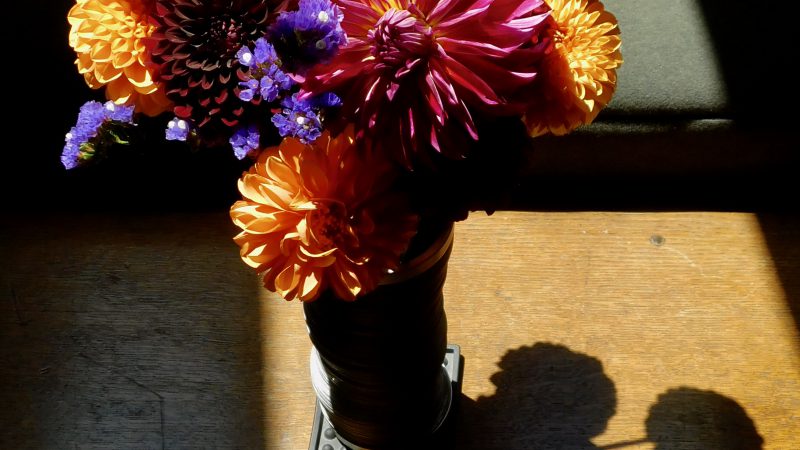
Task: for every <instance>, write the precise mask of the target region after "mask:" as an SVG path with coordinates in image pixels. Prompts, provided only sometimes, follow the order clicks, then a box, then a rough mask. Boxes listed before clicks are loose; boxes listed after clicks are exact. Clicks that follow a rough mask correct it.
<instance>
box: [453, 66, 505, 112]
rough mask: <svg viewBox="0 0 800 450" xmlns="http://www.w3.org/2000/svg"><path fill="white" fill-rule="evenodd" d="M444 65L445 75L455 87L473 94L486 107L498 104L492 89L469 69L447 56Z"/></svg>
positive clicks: (498, 100)
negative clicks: (457, 86)
mask: <svg viewBox="0 0 800 450" xmlns="http://www.w3.org/2000/svg"><path fill="white" fill-rule="evenodd" d="M444 63H445V64H444V69H445V70H446V71H447V75H448V76H449V77H450V78H451V79H452V80H453V81H454V82H455V83H456V84H457V85H459V86H461V87H462V88H465V89H466V90H467V91H469V92H471V93H473V94H475V95H476V96H477V97H478V99H480V100H481V101H482V102H483V103H485V104H487V105H496V104H498V103H499V102H500V99H499V98H498V97H497V95H496V94H495V92H494V91H493V90H492V88H491V87H490V86H489V85H488V84H486V82H485V81H483V80H482V79H481V78H480V77H478V76H477V75H475V74H474V73H473V72H472V71H471V70H470V69H469V68H467V67H466V66H464V65H463V64H461V63H460V62H458V61H457V60H455V59H454V58H451V57H449V56H445V58H444Z"/></svg>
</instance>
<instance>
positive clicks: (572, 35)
mask: <svg viewBox="0 0 800 450" xmlns="http://www.w3.org/2000/svg"><path fill="white" fill-rule="evenodd" d="M546 1H547V3H548V5H550V7H551V8H552V10H553V11H552V13H551V14H552V19H553V20H552V28H551V30H550V37H551V39H552V41H553V43H554V45H553V48H552V50H551V51H550V52H549V53H548V54H547V56H546V57H545V58H544V60H543V62H542V67H541V72H540V73H539V79H538V80H537V82H536V83H535V89H536V90H537V91H538V92H537V94H538V97H539V98H540V101H537V102H535V103H532V105H531V107H530V108H529V109H528V111H527V112H526V114H525V117H524V120H525V123H526V125H527V126H528V130H529V131H530V134H531V135H532V136H540V135H542V134H546V133H552V134H555V135H563V134H566V133H568V132H570V131H572V130H573V129H575V128H576V127H578V126H580V125H583V124H588V123H591V122H592V121H593V120H594V119H595V117H597V114H598V113H599V112H600V110H601V109H603V108H604V107H605V106H606V105H607V104H608V102H609V101H610V100H611V96H612V95H613V94H614V89H615V88H616V84H617V68H618V67H619V66H620V65H622V55H621V54H620V51H619V48H620V43H621V40H620V36H619V28H618V27H617V19H616V18H615V17H614V15H613V14H611V13H609V12H608V11H606V10H605V9H604V8H603V4H602V3H601V2H600V1H598V0H546Z"/></svg>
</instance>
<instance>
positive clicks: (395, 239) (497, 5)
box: [61, 0, 622, 446]
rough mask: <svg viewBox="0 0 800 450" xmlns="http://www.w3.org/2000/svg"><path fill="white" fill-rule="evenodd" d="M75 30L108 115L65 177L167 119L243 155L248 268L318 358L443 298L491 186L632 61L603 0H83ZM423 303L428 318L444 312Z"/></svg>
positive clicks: (83, 67) (590, 110)
mask: <svg viewBox="0 0 800 450" xmlns="http://www.w3.org/2000/svg"><path fill="white" fill-rule="evenodd" d="M68 20H69V23H70V26H71V29H70V33H69V44H70V46H71V47H72V48H73V49H74V50H75V52H76V54H77V59H76V61H75V63H76V65H77V67H78V71H79V73H80V74H82V75H83V76H84V78H85V80H86V83H87V84H88V85H89V86H90V87H92V88H95V89H103V90H104V91H105V96H106V97H107V99H108V101H107V102H106V103H104V104H103V103H100V102H95V101H90V102H88V103H86V104H85V105H84V106H83V107H82V108H81V111H80V113H79V116H78V120H77V124H76V125H75V126H74V127H73V128H72V129H71V130H70V132H69V133H68V134H67V137H66V144H65V146H64V150H63V153H62V157H61V161H62V163H63V164H64V166H65V167H66V168H67V169H75V168H77V170H81V169H80V168H81V167H83V166H89V165H93V164H95V163H98V162H99V161H102V160H104V159H106V158H113V157H114V155H115V153H117V152H119V149H120V147H123V146H125V145H127V144H130V143H132V142H135V140H136V134H137V132H138V131H139V129H140V128H141V127H142V126H143V125H144V124H150V126H152V124H154V123H155V124H161V127H162V129H163V130H164V131H163V132H164V139H166V140H172V141H185V142H186V145H188V146H190V147H191V148H193V149H196V150H197V151H200V152H220V151H222V152H229V154H230V157H231V158H237V159H239V160H242V161H243V162H244V164H247V166H248V167H249V168H248V170H246V171H245V172H244V174H243V175H242V176H241V178H240V179H239V181H238V188H239V191H240V193H241V196H242V199H241V200H239V201H237V202H236V203H235V204H234V205H233V206H232V208H231V211H230V214H231V217H232V219H233V222H234V223H235V224H236V226H238V227H239V228H240V229H241V232H240V233H239V234H238V235H237V236H236V237H235V238H234V239H235V242H236V243H237V244H238V245H239V247H240V254H241V257H242V260H243V261H244V262H245V263H246V264H247V265H249V266H251V267H252V268H254V269H255V270H256V271H257V272H258V274H259V275H260V276H261V277H262V279H263V283H264V286H265V287H266V288H267V289H269V290H271V291H274V292H276V293H277V294H279V295H280V296H281V297H283V298H284V299H286V300H293V299H298V300H301V301H302V302H304V305H305V307H306V315H307V318H308V320H309V324H310V326H309V328H310V332H311V334H312V341H314V344H315V348H316V349H317V350H320V353H322V348H328V347H329V346H326V345H325V342H322V341H321V340H320V339H315V328H314V327H321V328H318V329H320V330H322V329H324V330H325V331H324V333H323V332H322V331H320V335H321V334H325V333H329V332H330V330H329V329H331V328H337V327H330V326H327V327H326V325H325V321H326V317H329V316H330V317H333V316H336V317H339V319H337V320H345V321H346V320H347V318H348V317H357V318H362V316H361V315H360V314H361V313H360V312H358V311H355V310H350V309H347V308H351V307H352V305H354V304H359V303H360V304H364V303H375V302H377V300H374V297H375V296H376V295H377V294H379V295H378V296H379V297H392V298H394V297H398V295H394V294H391V293H389V294H380V293H381V292H389V291H386V290H387V289H389V290H390V291H391V292H395V293H396V292H398V291H401V292H403V294H402V295H399V297H403V296H405V297H406V300H407V299H408V296H414V298H415V299H416V298H423V299H424V298H433V299H435V298H440V297H441V284H442V283H443V278H444V267H443V266H446V257H447V255H448V254H449V246H450V244H451V242H452V239H451V238H448V236H451V235H450V233H451V232H452V231H451V230H452V223H453V222H454V221H457V220H461V219H463V218H465V217H466V216H467V214H468V212H469V211H474V210H481V209H483V210H491V208H492V204H491V202H490V201H488V200H487V198H488V194H487V191H490V189H487V188H486V187H485V183H481V182H480V181H479V180H481V179H488V178H491V177H492V176H493V177H495V178H496V179H497V180H502V179H508V178H509V177H508V174H509V173H511V171H512V168H511V167H509V166H510V165H511V163H510V161H512V160H513V158H514V157H515V153H518V152H519V150H520V149H521V148H522V147H523V146H525V145H527V143H526V141H527V140H529V139H531V138H532V137H536V136H540V135H543V134H554V135H563V134H566V133H568V132H570V131H571V130H573V129H574V128H576V127H578V126H580V125H583V124H587V123H590V122H591V121H593V120H594V119H595V117H596V116H597V114H598V112H599V111H600V110H601V109H602V108H603V107H604V106H605V105H606V104H608V102H609V101H610V99H611V97H612V95H613V93H614V90H615V85H616V69H617V68H618V67H619V66H620V64H621V63H622V59H621V55H620V52H619V48H620V37H619V30H618V27H617V23H616V19H615V18H614V16H613V15H612V14H610V13H609V12H607V11H605V9H604V7H603V5H602V4H601V3H600V2H599V1H596V0H522V1H512V0H299V1H296V0H282V1H271V2H267V1H263V0H227V1H218V0H77V2H76V4H75V5H74V6H73V7H72V9H71V10H70V12H69V15H68ZM491 172H494V174H492V173H491ZM420 258H422V259H420ZM420 261H421V262H420ZM426 261H427V262H426ZM408 267H416V269H414V270H416V271H417V272H416V273H414V274H412V275H413V276H405V275H403V274H404V273H405V271H407V268H408ZM420 267H421V268H422V269H420ZM437 267H438V268H437ZM431 270H433V271H434V272H436V273H438V274H439V276H437V277H433V279H432V280H433V281H430V280H428V281H424V282H416V284H413V285H412V287H408V285H407V282H408V281H409V280H410V279H411V280H413V279H417V278H419V276H421V274H425V273H431ZM422 278H423V279H425V277H424V276H422ZM387 280H389V281H387ZM392 280H393V281H392ZM398 280H399V281H398ZM436 280H438V281H436ZM398 283H399V284H398ZM404 283H405V284H404ZM392 286H405V287H394V288H393V287H392ZM419 286H426V287H425V288H424V289H422V290H421V291H420V290H419V289H418V288H419ZM425 292H428V294H425ZM395 300H396V301H398V302H401V304H402V302H403V301H404V299H403V298H399V299H395ZM407 303H408V305H409V306H408V308H412V306H410V305H415V306H413V308H418V309H419V310H420V311H421V312H420V314H432V313H431V310H430V305H429V304H430V303H436V302H434V301H433V300H432V301H431V302H425V301H410V300H409V301H408V302H407ZM439 303H441V302H439ZM315 304H316V305H323V306H319V308H323V309H319V310H317V309H313V308H316V307H315V306H312V305H315ZM333 304H339V305H343V306H331V305H333ZM329 308H334V309H329ZM336 308H344V309H342V310H341V311H339V310H337V309H336ZM386 311H392V312H391V313H387V312H386ZM386 311H384V312H382V313H381V314H384V316H385V315H386V314H390V315H391V314H401V312H402V311H403V307H400V308H399V309H398V308H395V307H391V308H389V309H387V310H386ZM436 311H438V312H436ZM435 313H436V314H438V315H440V316H442V320H443V310H442V309H441V305H440V306H438V309H436V310H435ZM401 315H402V314H401ZM363 317H373V316H363ZM403 320H407V321H413V320H414V319H413V318H406V319H403ZM442 320H440V321H438V322H437V321H429V322H430V323H431V324H432V325H430V327H433V328H436V329H439V330H440V329H441V328H442V323H441V322H442ZM372 321H379V319H375V318H374V317H373V318H370V319H369V320H367V322H372ZM312 322H313V324H312ZM390 322H391V321H389V322H387V323H390ZM426 323H427V322H426ZM348 326H350V327H356V328H357V327H358V326H359V324H358V323H357V321H356V322H354V323H350V324H349V325H348ZM338 328H341V327H338ZM373 328H374V327H373ZM445 329H446V326H445ZM362 331H363V330H362ZM359 332H360V331H359ZM376 333H377V334H380V333H381V331H380V330H374V329H372V330H371V331H369V332H368V333H367V335H368V336H367V337H371V338H372V337H375V335H376ZM362 336H363V334H362ZM426 336H427V335H426ZM441 336H442V332H441V330H440V331H437V332H435V333H432V334H430V336H429V337H420V339H421V341H420V342H421V343H422V342H424V341H425V339H428V340H431V339H432V340H435V341H437V342H439V341H441V340H442V337H441ZM406 337H407V335H406ZM351 338H352V336H351V337H347V336H343V335H339V334H337V335H336V336H332V337H330V338H329V342H334V343H335V342H346V341H347V340H348V339H351ZM352 339H355V338H352ZM401 340H402V339H401ZM376 341H379V342H382V343H383V344H386V342H387V341H384V340H381V339H376ZM383 344H382V345H383ZM395 344H397V345H399V344H398V343H397V342H395ZM386 345H389V344H386ZM393 345H394V344H393ZM421 345H422V344H421ZM333 347H335V345H334V346H333ZM436 348H437V350H436V351H435V352H434V353H433V356H432V357H431V358H432V360H433V361H434V366H439V365H440V364H441V361H442V359H441V356H442V351H443V350H442V346H441V345H439V344H437V345H436ZM344 351H346V349H345V350H344ZM364 354H365V355H369V356H368V357H367V356H365V358H372V359H375V358H379V356H376V355H378V353H376V352H374V351H368V350H365V351H364ZM329 356H330V355H324V354H323V355H321V357H319V358H318V359H317V360H314V361H317V362H320V361H321V363H319V364H317V366H320V367H322V369H321V373H322V378H325V379H326V380H327V381H326V383H327V385H333V384H337V383H339V382H341V381H342V380H344V379H346V378H347V377H348V374H350V372H349V371H350V370H351V368H345V367H344V366H347V358H345V360H336V358H335V357H333V356H330V357H329ZM314 361H312V366H314V367H316V366H315V363H314ZM334 361H338V362H336V363H334ZM363 362H364V360H362V361H360V362H357V364H356V365H359V364H361V363H363ZM362 365H363V364H362ZM370 370H372V372H373V373H375V372H380V371H381V368H380V367H374V366H373V367H372V368H371V369H370ZM436 370H438V369H436ZM437 373H438V372H437ZM386 376H387V377H389V378H391V375H390V374H387V375H386ZM356 378H357V377H356ZM365 383H366V382H365ZM339 384H341V383H339ZM362 384H363V383H362ZM367 384H370V386H371V387H374V385H375V383H373V382H372V381H369V382H368V383H367ZM328 387H330V386H328ZM315 388H316V390H317V393H318V395H319V396H320V397H325V396H323V395H320V392H321V390H325V389H326V388H324V387H323V388H320V387H319V386H317V385H316V384H315ZM416 390H417V391H421V392H432V391H431V390H430V389H428V390H425V389H416ZM326 392H327V394H330V392H329V391H326ZM348 392H350V394H349V395H350V396H351V397H353V396H357V395H358V393H357V392H355V393H353V392H354V391H352V390H351V391H348ZM371 392H372V391H371ZM370 395H373V394H370ZM375 395H377V396H378V397H380V395H379V394H375ZM325 398H327V399H328V400H330V396H329V395H328V396H327V397H325ZM334 403H335V402H334ZM383 406H385V405H383ZM412 406H413V405H412ZM335 407H336V405H333V406H331V405H330V404H328V405H327V408H326V409H325V412H326V416H327V417H328V418H329V419H331V421H332V422H334V421H335V420H334V419H333V418H332V417H331V416H334V415H336V412H335V411H334V410H335V409H336V408H335ZM347 408H349V406H347V407H345V408H343V409H347ZM356 415H357V414H356ZM434 415H436V414H434ZM357 416H358V415H357ZM358 417H361V418H362V419H363V414H362V415H361V416H358ZM395 418H396V417H394V416H392V417H391V419H392V420H394V419H395ZM351 419H352V417H351ZM353 420H355V419H353ZM359 420H361V419H359ZM359 420H355V423H359V424H362V422H363V420H361V421H359ZM350 425H352V423H350V422H346V421H345V422H341V425H340V426H338V427H336V428H337V432H339V433H341V432H342V430H343V429H345V428H348V427H349V426H350ZM362 425H363V424H362ZM334 426H336V424H335V423H334ZM349 436H350V437H351V440H358V439H361V441H360V442H355V443H352V442H351V445H352V446H359V445H364V446H366V445H369V446H373V445H381V444H380V443H378V444H375V443H374V442H373V441H371V440H370V437H369V436H367V437H363V436H360V435H359V433H358V432H353V433H351V434H349ZM352 436H355V437H357V439H353V438H352ZM343 439H345V437H343ZM362 442H365V443H366V444H362Z"/></svg>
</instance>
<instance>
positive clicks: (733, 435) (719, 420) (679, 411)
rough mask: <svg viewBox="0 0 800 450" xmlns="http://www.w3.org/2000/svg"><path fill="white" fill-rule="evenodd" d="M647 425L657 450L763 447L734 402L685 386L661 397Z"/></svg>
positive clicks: (742, 411)
mask: <svg viewBox="0 0 800 450" xmlns="http://www.w3.org/2000/svg"><path fill="white" fill-rule="evenodd" d="M645 424H646V426H647V441H649V442H653V443H655V450H682V449H695V448H696V449H720V450H721V449H725V450H759V449H761V448H762V444H763V443H764V439H763V438H762V437H761V436H760V435H759V434H758V431H757V430H756V426H755V424H754V423H753V420H752V419H750V417H749V416H748V415H747V413H746V412H745V410H744V408H742V407H741V406H740V405H739V404H738V403H736V402H735V401H734V400H732V399H730V398H728V397H725V396H724V395H721V394H718V393H716V392H714V391H704V390H700V389H695V388H691V387H685V386H683V387H679V388H675V389H670V390H668V391H667V392H665V393H663V394H661V395H659V396H658V401H657V402H656V403H655V404H654V405H653V406H651V407H650V412H649V414H648V416H647V420H646V422H645ZM605 448H621V446H606V447H605Z"/></svg>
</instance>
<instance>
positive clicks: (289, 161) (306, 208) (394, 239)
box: [231, 127, 417, 301]
mask: <svg viewBox="0 0 800 450" xmlns="http://www.w3.org/2000/svg"><path fill="white" fill-rule="evenodd" d="M392 179H393V167H392V166H391V165H390V164H388V163H386V162H380V161H378V160H377V159H375V158H371V157H369V156H366V157H364V156H360V155H358V154H357V153H356V147H355V145H354V137H353V128H352V127H348V128H347V129H346V130H345V131H344V132H343V133H342V134H340V135H339V136H337V137H335V138H332V137H331V136H330V133H329V132H327V131H326V132H325V133H323V134H322V136H320V137H319V138H318V139H317V140H316V141H314V142H313V143H311V144H303V143H302V142H300V141H299V140H298V139H295V138H286V139H284V140H283V142H281V144H280V145H279V146H277V147H271V148H268V149H266V150H264V151H263V152H261V154H260V155H259V157H258V160H257V161H256V163H255V164H254V165H253V167H252V168H251V169H250V171H249V172H247V173H245V174H244V175H243V176H242V178H241V180H239V191H240V192H241V194H242V196H243V197H244V199H243V200H240V201H238V202H236V203H235V204H234V205H233V207H232V208H231V218H232V219H233V221H234V223H235V224H236V225H237V226H238V227H240V228H241V229H242V230H243V231H242V232H241V233H239V234H238V235H237V236H236V237H235V238H234V240H235V241H236V243H237V244H239V246H240V247H241V252H240V254H241V257H242V259H243V260H244V262H245V263H246V264H247V265H249V266H251V267H253V268H255V269H256V270H257V271H258V272H259V273H260V274H262V276H263V279H264V286H265V287H266V288H267V289H269V290H271V291H275V292H277V293H278V294H280V295H281V296H282V297H283V298H285V299H287V300H292V299H295V298H298V299H300V300H302V301H311V300H314V299H316V298H317V297H318V296H319V294H320V293H321V292H322V290H324V289H325V288H327V287H330V288H331V289H333V291H334V292H335V293H336V295H337V296H338V297H340V298H342V299H345V300H354V299H355V298H356V296H358V295H360V294H363V293H366V292H369V291H371V290H373V289H374V288H375V287H377V284H378V282H379V281H380V279H381V278H382V277H383V276H384V275H385V274H386V272H387V270H389V269H396V268H397V265H398V262H399V259H400V256H401V255H402V253H403V252H404V251H405V250H406V248H407V246H408V242H409V241H410V239H411V237H412V236H413V235H414V234H415V233H416V225H417V216H416V215H414V214H412V213H411V212H410V209H409V207H408V204H407V202H406V199H405V197H404V196H402V195H400V194H399V193H397V192H395V191H392V190H390V185H391V180H392Z"/></svg>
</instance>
